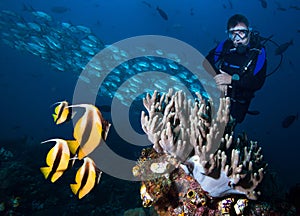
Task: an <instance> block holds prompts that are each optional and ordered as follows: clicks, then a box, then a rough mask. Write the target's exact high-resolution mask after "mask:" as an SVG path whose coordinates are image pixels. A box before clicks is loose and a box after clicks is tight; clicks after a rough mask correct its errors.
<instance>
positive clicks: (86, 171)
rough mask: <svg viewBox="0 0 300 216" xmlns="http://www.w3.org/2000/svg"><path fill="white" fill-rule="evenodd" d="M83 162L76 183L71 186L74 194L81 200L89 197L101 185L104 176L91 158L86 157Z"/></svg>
mask: <svg viewBox="0 0 300 216" xmlns="http://www.w3.org/2000/svg"><path fill="white" fill-rule="evenodd" d="M83 161H84V162H83V164H82V166H81V167H80V168H79V169H78V171H77V173H76V177H75V182H76V183H75V184H70V187H71V190H72V192H73V193H74V194H75V195H76V196H77V197H78V198H79V199H81V198H82V197H84V196H85V195H87V194H88V193H89V192H90V191H91V190H92V189H93V188H94V187H95V186H96V185H97V184H98V183H99V181H100V178H101V174H102V171H100V170H99V169H98V168H97V167H96V165H95V163H94V161H93V160H92V159H91V158H89V157H85V158H84V160H83Z"/></svg>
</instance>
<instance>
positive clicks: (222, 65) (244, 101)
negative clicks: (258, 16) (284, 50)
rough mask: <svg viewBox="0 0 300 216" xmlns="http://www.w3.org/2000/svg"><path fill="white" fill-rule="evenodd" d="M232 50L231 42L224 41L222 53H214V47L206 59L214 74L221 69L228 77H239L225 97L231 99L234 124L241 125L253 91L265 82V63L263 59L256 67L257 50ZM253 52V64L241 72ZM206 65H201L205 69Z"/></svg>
mask: <svg viewBox="0 0 300 216" xmlns="http://www.w3.org/2000/svg"><path fill="white" fill-rule="evenodd" d="M250 44H251V42H250ZM233 48H234V46H233V43H232V41H231V40H226V41H225V42H224V44H223V49H222V50H223V51H222V53H220V52H218V51H217V52H216V49H217V47H216V48H214V49H213V50H211V51H210V52H209V54H208V55H207V57H206V59H207V60H208V61H209V63H210V64H211V65H212V66H213V68H214V72H216V74H220V71H219V69H221V70H222V71H224V72H226V73H228V74H230V75H233V74H238V75H239V80H232V83H231V85H229V86H228V90H227V96H229V97H230V98H231V107H230V113H231V116H232V117H233V118H235V120H236V123H241V122H242V121H243V120H244V118H245V115H246V113H247V111H248V108H249V105H250V102H251V99H252V98H253V97H254V93H255V91H257V90H259V89H260V88H261V87H262V86H263V84H264V82H265V77H266V68H267V61H266V59H265V58H264V59H263V60H264V61H260V63H259V64H260V65H256V62H257V59H258V53H259V52H258V51H257V50H256V51H253V50H252V51H250V48H251V46H250V48H248V49H247V51H246V52H245V53H242V54H240V53H237V51H236V50H231V49H233ZM224 49H225V50H224ZM226 50H227V51H226ZM253 52H256V53H255V54H254V58H253V59H254V60H253V62H252V63H251V64H250V66H249V67H248V69H247V70H245V71H243V70H242V69H241V68H243V66H245V65H246V64H247V63H248V62H249V59H250V55H251V53H253ZM216 58H217V60H216ZM206 63H207V62H206ZM206 63H204V64H203V65H204V67H205V68H206V69H207V65H206ZM208 71H209V70H208ZM213 75H215V74H213Z"/></svg>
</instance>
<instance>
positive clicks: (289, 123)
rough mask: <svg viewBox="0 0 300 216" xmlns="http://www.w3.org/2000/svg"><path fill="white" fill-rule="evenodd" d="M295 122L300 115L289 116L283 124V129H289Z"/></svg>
mask: <svg viewBox="0 0 300 216" xmlns="http://www.w3.org/2000/svg"><path fill="white" fill-rule="evenodd" d="M295 120H298V113H297V114H296V115H289V116H287V117H286V118H285V119H284V120H283V121H282V123H281V125H282V127H283V128H288V127H290V126H291V124H293V122H294V121H295Z"/></svg>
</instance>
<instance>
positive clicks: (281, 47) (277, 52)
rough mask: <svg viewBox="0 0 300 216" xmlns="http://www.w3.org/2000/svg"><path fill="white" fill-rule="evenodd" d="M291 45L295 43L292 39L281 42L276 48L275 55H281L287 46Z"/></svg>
mask: <svg viewBox="0 0 300 216" xmlns="http://www.w3.org/2000/svg"><path fill="white" fill-rule="evenodd" d="M290 45H293V40H290V41H289V42H286V43H283V44H281V45H280V46H279V47H278V48H277V49H276V50H275V55H281V54H282V53H284V52H285V51H286V50H287V48H289V46H290Z"/></svg>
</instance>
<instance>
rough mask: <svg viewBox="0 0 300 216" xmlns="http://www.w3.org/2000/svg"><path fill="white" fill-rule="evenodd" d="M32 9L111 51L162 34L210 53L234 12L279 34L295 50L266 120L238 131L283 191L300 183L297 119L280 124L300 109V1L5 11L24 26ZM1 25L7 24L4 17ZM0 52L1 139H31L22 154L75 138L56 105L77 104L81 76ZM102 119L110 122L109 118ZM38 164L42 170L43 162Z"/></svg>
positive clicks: (271, 63)
mask: <svg viewBox="0 0 300 216" xmlns="http://www.w3.org/2000/svg"><path fill="white" fill-rule="evenodd" d="M157 6H159V8H161V9H162V10H163V11H165V13H166V14H167V15H168V20H165V19H164V18H163V17H162V16H161V15H160V14H159V13H158V11H157V9H156V8H157ZM25 8H26V10H25ZM30 8H31V9H33V10H36V11H43V12H45V13H47V14H49V15H50V16H51V17H52V19H53V20H54V21H55V23H62V22H66V23H71V24H72V25H82V26H85V27H88V28H89V29H91V31H92V32H93V34H94V35H95V36H97V38H99V39H101V41H102V42H103V43H104V44H105V45H110V44H114V43H116V42H118V41H121V40H124V39H126V38H130V37H134V36H142V35H162V36H168V37H172V38H176V39H178V40H181V41H183V42H185V43H187V44H189V45H191V46H192V47H194V48H195V49H197V50H198V51H199V52H200V53H202V54H203V55H206V54H207V53H208V52H209V50H210V49H212V48H213V47H215V46H216V42H217V41H221V40H223V39H224V38H226V34H225V26H226V22H227V19H228V18H229V17H230V16H231V15H233V14H235V13H241V14H244V15H246V16H247V17H248V19H249V21H250V25H251V26H252V28H253V29H255V30H258V31H259V32H260V33H261V35H262V36H265V37H268V36H270V35H274V36H273V37H272V40H274V41H275V42H277V43H278V44H283V43H286V42H289V41H291V40H293V45H291V46H290V47H288V49H287V50H286V51H285V52H284V56H283V61H282V63H281V65H280V68H279V70H278V71H276V72H275V73H274V74H272V75H271V76H269V77H268V78H267V79H266V82H265V84H264V86H263V88H262V89H261V90H260V91H259V92H257V94H256V97H255V98H254V100H253V102H252V104H251V107H250V108H251V110H259V111H260V114H259V115H257V116H250V115H249V116H247V117H246V119H245V121H244V122H243V123H242V124H241V125H239V126H238V130H239V131H246V132H247V134H248V137H249V138H250V139H251V140H257V141H258V142H259V145H261V146H262V151H263V153H264V156H265V160H266V161H267V162H268V164H269V168H270V169H272V170H273V171H274V178H275V179H276V180H277V179H279V182H280V187H283V188H285V189H288V188H289V187H291V186H293V185H295V184H297V183H299V182H300V172H299V166H300V162H299V160H298V159H299V156H300V154H299V152H300V147H299V144H300V142H299V128H300V127H299V121H297V120H295V121H294V122H293V123H292V124H291V125H290V127H288V128H283V127H282V125H281V123H282V121H283V120H284V119H285V118H286V117H287V116H289V115H296V114H297V113H298V112H299V110H300V96H299V94H298V90H297V88H298V82H299V80H300V75H299V72H298V71H299V70H300V68H299V67H300V66H299V64H298V62H299V61H300V59H299V54H298V51H299V43H300V41H299V36H300V26H299V20H300V19H299V18H300V2H299V1H298V0H289V1H283V0H277V1H273V0H272V1H271V0H269V1H267V7H266V8H264V7H263V6H262V4H261V1H258V0H255V1H253V0H247V1H237V0H217V1H197V0H186V1H182V0H174V1H169V0H147V1H141V0H139V1H137V0H133V1H121V0H111V1H99V0H98V1H97V0H88V1H79V0H74V1H67V0H64V1H57V0H55V1H36V0H31V1H30V0H27V1H25V0H24V1H17V0H1V1H0V11H2V10H9V11H12V12H14V13H15V14H17V15H18V16H20V17H24V19H25V20H26V18H28V17H29V13H30V12H28V9H30ZM1 20H5V21H7V20H6V19H4V18H3V17H1V18H0V21H1ZM53 23H54V22H53ZM10 25H11V26H13V23H10V22H7V23H6V27H5V28H9V26H10ZM49 25H50V24H49ZM51 25H52V22H51ZM3 32H4V30H3V28H2V29H1V33H3ZM16 34H17V33H16ZM29 34H30V33H29ZM5 37H6V39H8V40H9V37H8V38H7V36H5ZM3 38H4V36H3V34H2V35H1V39H3ZM15 39H16V38H15V37H14V38H13V39H11V40H15ZM266 48H267V57H268V72H269V73H271V72H272V71H273V69H274V68H276V66H277V64H278V63H279V60H280V58H279V56H276V55H275V54H274V52H275V49H276V46H274V44H272V43H270V42H269V43H267V44H266ZM0 50H1V53H0V56H1V58H0V62H1V70H0V89H1V91H0V92H1V108H0V111H1V114H2V118H1V123H2V125H1V133H0V134H1V137H0V139H1V140H3V142H6V141H7V140H18V139H21V140H22V139H23V138H24V137H26V138H28V139H29V140H31V141H30V143H28V142H27V143H24V144H23V145H27V144H28V147H27V146H22V151H23V149H24V148H25V149H26V148H34V149H37V150H36V151H37V152H39V150H38V149H39V148H40V146H39V143H40V142H41V141H43V140H45V139H48V138H51V137H54V136H62V137H69V138H70V137H71V136H72V127H68V126H67V127H56V126H54V124H53V121H52V119H51V112H52V110H51V108H50V106H51V105H52V104H53V103H55V102H57V101H61V100H68V101H72V97H73V93H74V89H75V87H76V83H77V80H78V73H75V72H74V71H72V70H71V69H68V70H64V71H60V70H57V69H55V68H54V67H51V66H50V65H49V61H47V60H44V59H42V58H41V56H39V55H33V54H32V53H30V52H28V51H26V50H20V49H16V48H13V47H11V46H9V45H7V43H5V42H3V41H0ZM63 51H64V50H60V51H59V52H63ZM61 55H62V56H61V57H60V59H61V62H65V61H66V60H65V58H67V56H66V55H67V54H65V56H64V53H61ZM103 100H107V99H106V98H105V97H104V98H103V99H102V98H101V97H100V98H97V101H98V102H99V103H100V104H106V103H109V102H110V101H109V99H108V100H107V101H105V102H103ZM103 114H104V117H106V118H108V119H109V118H110V116H109V112H107V113H105V112H104V113H103ZM132 115H133V119H132V122H134V123H135V124H138V120H139V116H138V114H136V115H135V114H132ZM137 128H138V126H137ZM119 142H122V141H120V140H118V143H119ZM32 143H34V145H33V144H32ZM0 147H1V146H0ZM112 148H113V149H114V150H115V151H116V152H118V153H119V154H125V155H128V157H136V156H137V155H136V152H134V153H133V152H130V148H131V147H129V148H128V147H125V148H123V147H122V146H120V145H117V144H116V146H113V147H112ZM13 150H14V151H18V149H13ZM20 151H21V150H20ZM132 151H135V150H134V149H132ZM36 163H37V164H38V163H40V165H41V166H42V165H43V163H44V161H40V162H39V161H36ZM52 188H54V187H52ZM137 196H138V194H137Z"/></svg>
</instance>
